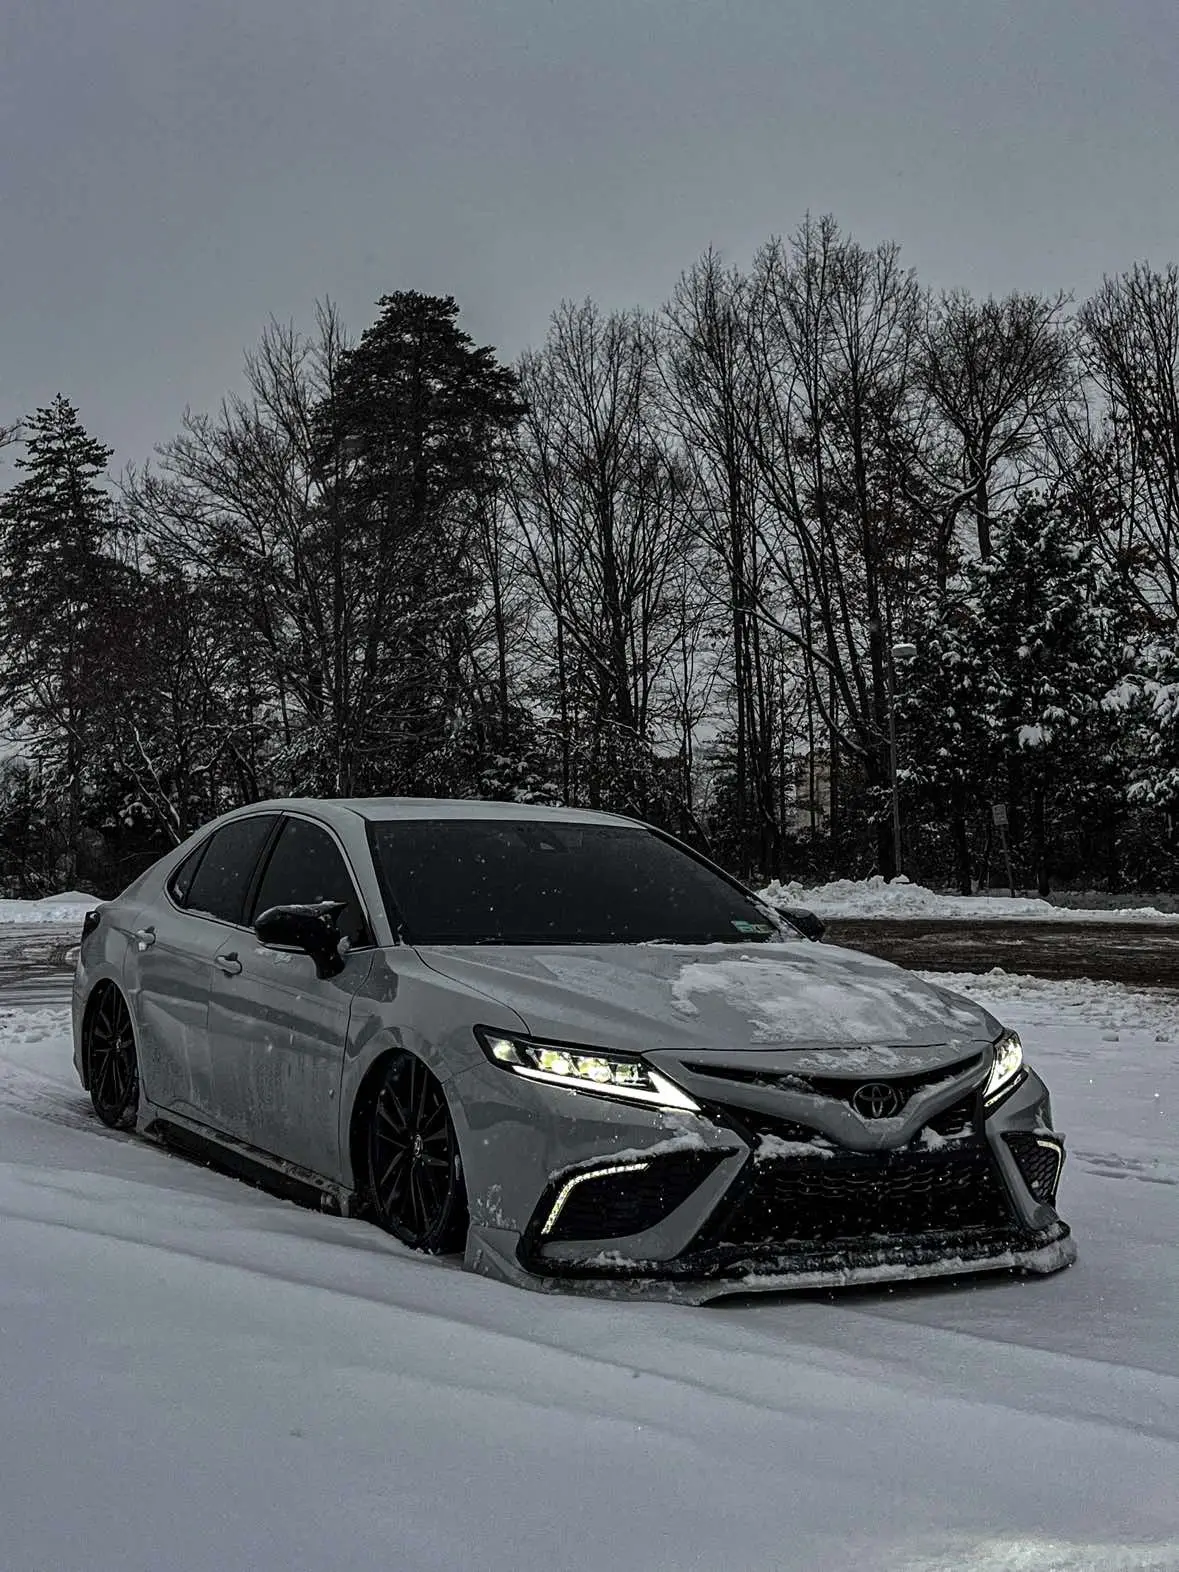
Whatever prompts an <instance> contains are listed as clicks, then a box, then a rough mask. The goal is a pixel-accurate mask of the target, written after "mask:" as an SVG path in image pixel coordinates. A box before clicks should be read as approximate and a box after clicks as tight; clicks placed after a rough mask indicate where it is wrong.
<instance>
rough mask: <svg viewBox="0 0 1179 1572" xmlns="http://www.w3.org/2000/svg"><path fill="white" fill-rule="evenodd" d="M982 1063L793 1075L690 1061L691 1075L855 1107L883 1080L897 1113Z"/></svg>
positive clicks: (976, 1056)
mask: <svg viewBox="0 0 1179 1572" xmlns="http://www.w3.org/2000/svg"><path fill="white" fill-rule="evenodd" d="M981 1063H982V1055H981V1054H973V1055H971V1056H970V1057H969V1058H967V1059H959V1060H957V1062H956V1063H954V1064H948V1065H943V1066H942V1067H941V1069H938V1070H928V1071H924V1072H922V1073H921V1074H919V1075H884V1074H882V1075H857V1076H855V1077H849V1076H835V1075H795V1074H792V1073H781V1074H779V1073H775V1072H773V1071H765V1070H741V1069H733V1068H731V1067H728V1066H725V1065H711V1064H695V1063H693V1064H689V1065H687V1068H688V1069H689V1070H691V1071H692V1073H693V1074H694V1075H706V1076H712V1077H713V1078H714V1079H716V1080H727V1081H738V1082H740V1083H741V1084H742V1085H745V1086H760V1087H765V1088H766V1089H767V1090H771V1091H787V1092H802V1093H803V1094H805V1095H807V1096H811V1097H827V1098H830V1099H832V1100H833V1101H835V1102H841V1103H847V1104H849V1105H851V1106H854V1101H853V1099H854V1098H855V1094H856V1092H857V1091H859V1089H860V1088H861V1087H862V1086H865V1085H867V1084H869V1083H872V1082H879V1083H883V1084H884V1085H886V1086H888V1087H890V1088H891V1089H892V1090H893V1091H894V1092H895V1093H896V1095H897V1106H896V1109H895V1112H896V1113H901V1112H903V1110H904V1108H905V1107H906V1105H907V1104H908V1103H909V1101H910V1099H911V1098H913V1097H915V1096H916V1095H917V1093H918V1092H923V1091H925V1090H927V1089H928V1088H929V1087H931V1086H940V1085H941V1084H942V1083H943V1082H944V1081H950V1080H953V1078H954V1077H955V1076H956V1075H962V1074H963V1073H964V1072H965V1071H967V1070H970V1069H974V1068H976V1067H977V1066H978V1065H980V1064H981Z"/></svg>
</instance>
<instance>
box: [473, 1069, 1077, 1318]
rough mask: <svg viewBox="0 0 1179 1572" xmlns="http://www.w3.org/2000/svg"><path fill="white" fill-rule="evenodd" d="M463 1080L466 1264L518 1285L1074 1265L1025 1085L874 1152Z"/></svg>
mask: <svg viewBox="0 0 1179 1572" xmlns="http://www.w3.org/2000/svg"><path fill="white" fill-rule="evenodd" d="M461 1079H462V1080H464V1081H466V1082H467V1084H466V1085H464V1086H463V1087H462V1088H461V1095H460V1098H459V1099H458V1102H459V1106H460V1107H461V1108H462V1109H463V1115H462V1116H461V1117H462V1120H463V1125H464V1126H465V1128H460V1131H459V1135H460V1147H461V1149H462V1150H463V1154H464V1164H465V1168H466V1179H467V1188H468V1195H469V1198H470V1201H471V1219H472V1226H471V1231H470V1237H469V1242H468V1249H467V1257H466V1264H467V1265H468V1267H470V1268H471V1269H472V1270H475V1271H479V1272H483V1273H485V1274H487V1275H491V1276H494V1277H498V1278H501V1279H505V1280H509V1281H512V1282H515V1283H519V1284H521V1285H523V1286H528V1287H532V1288H538V1289H542V1290H544V1289H550V1290H552V1289H558V1288H559V1289H564V1290H574V1291H580V1292H595V1293H607V1294H614V1295H639V1296H645V1297H650V1296H654V1297H660V1298H673V1299H682V1300H687V1301H691V1302H697V1303H698V1302H702V1301H704V1300H706V1299H712V1298H716V1297H718V1296H720V1295H724V1294H735V1293H749V1292H765V1291H773V1292H780V1291H782V1290H786V1289H802V1288H815V1287H836V1286H851V1285H856V1284H866V1283H879V1282H891V1281H897V1280H908V1279H917V1278H924V1277H935V1276H948V1275H956V1274H960V1273H974V1272H983V1271H1002V1270H1008V1271H1010V1270H1015V1271H1023V1272H1029V1273H1037V1274H1043V1273H1048V1272H1054V1271H1058V1270H1060V1269H1061V1268H1062V1267H1065V1266H1068V1265H1069V1264H1070V1263H1071V1262H1072V1261H1073V1260H1074V1259H1075V1255H1076V1250H1075V1246H1074V1244H1073V1242H1072V1240H1071V1238H1070V1236H1069V1229H1068V1227H1067V1225H1066V1224H1065V1223H1064V1221H1063V1220H1062V1219H1061V1218H1060V1216H1059V1214H1058V1213H1057V1211H1056V1209H1055V1194H1056V1182H1057V1180H1058V1178H1059V1173H1060V1168H1061V1166H1062V1164H1063V1159H1064V1143H1063V1139H1062V1138H1061V1137H1060V1136H1059V1135H1058V1134H1057V1133H1056V1132H1055V1131H1053V1130H1052V1128H1051V1109H1050V1105H1049V1101H1048V1094H1047V1091H1046V1089H1045V1087H1044V1085H1043V1083H1042V1082H1041V1081H1040V1080H1039V1079H1038V1077H1036V1076H1035V1075H1034V1074H1029V1075H1028V1076H1027V1077H1026V1079H1025V1080H1024V1082H1023V1083H1022V1084H1021V1085H1020V1086H1019V1087H1018V1088H1017V1089H1016V1091H1015V1092H1014V1093H1013V1094H1012V1095H1011V1096H1009V1097H1008V1098H1007V1100H1006V1101H1005V1102H1004V1103H1003V1104H1002V1105H1001V1106H1000V1107H999V1108H998V1109H996V1110H994V1111H993V1112H992V1113H991V1115H990V1117H988V1118H984V1111H983V1108H982V1104H981V1100H980V1099H979V1098H978V1096H977V1093H974V1094H971V1096H969V1097H967V1098H966V1099H962V1098H959V1099H958V1101H957V1102H956V1103H955V1105H954V1108H953V1109H950V1110H947V1109H945V1108H942V1109H940V1110H939V1111H938V1112H937V1114H936V1116H935V1117H933V1118H932V1119H931V1122H930V1124H929V1125H928V1127H922V1128H921V1129H920V1130H919V1131H917V1132H916V1133H915V1134H913V1133H910V1134H909V1136H908V1138H907V1139H904V1140H898V1143H897V1144H896V1145H894V1146H889V1147H875V1148H873V1149H869V1150H864V1149H862V1148H861V1149H859V1150H856V1149H852V1148H850V1147H843V1146H839V1145H837V1144H836V1143H833V1142H832V1141H830V1140H829V1139H827V1138H826V1137H824V1136H823V1135H821V1134H819V1135H817V1136H816V1137H815V1138H814V1139H813V1140H811V1139H803V1140H799V1139H797V1138H790V1137H797V1136H798V1134H799V1133H800V1132H799V1131H798V1129H797V1127H796V1126H794V1125H791V1124H788V1123H787V1122H786V1121H780V1129H781V1131H782V1132H783V1133H781V1134H775V1133H774V1132H775V1126H774V1122H773V1120H768V1121H767V1120H766V1119H765V1118H764V1117H758V1118H754V1117H753V1116H752V1113H751V1111H750V1109H749V1108H743V1109H742V1108H732V1107H730V1106H723V1105H710V1106H708V1107H706V1108H705V1110H704V1111H703V1112H702V1113H701V1114H698V1115H695V1114H684V1113H678V1112H677V1113H667V1112H661V1111H659V1110H655V1109H647V1108H642V1107H637V1106H634V1105H631V1104H627V1103H624V1102H618V1101H614V1100H610V1099H607V1098H602V1097H595V1096H592V1095H590V1094H582V1093H579V1092H570V1091H566V1090H563V1089H557V1090H553V1089H549V1088H546V1087H539V1086H536V1085H535V1084H530V1083H527V1082H522V1081H518V1080H516V1079H515V1078H509V1077H507V1076H506V1075H505V1074H504V1072H502V1071H499V1070H496V1069H492V1068H490V1067H489V1068H488V1070H487V1071H486V1072H484V1071H483V1070H482V1069H480V1070H479V1071H477V1072H472V1073H471V1077H469V1078H468V1077H463V1078H461ZM505 1081H508V1082H509V1086H508V1087H505V1086H504V1084H503V1083H504V1082H505ZM509 1090H510V1093H511V1096H512V1097H514V1099H515V1105H513V1106H512V1107H511V1108H509V1109H507V1110H505V1109H504V1108H503V1106H502V1100H503V1097H504V1095H505V1093H506V1092H508V1091H509ZM481 1092H485V1093H486V1094H487V1096H488V1097H489V1098H490V1097H491V1096H492V1095H493V1094H495V1095H496V1102H497V1103H498V1104H499V1106H497V1107H494V1108H493V1107H492V1106H491V1104H490V1103H489V1102H485V1101H483V1100H482V1098H481V1096H480V1093H481ZM947 1095H950V1094H949V1093H948V1094H947ZM521 1104H523V1105H524V1106H520V1105H521ZM955 1119H956V1120H957V1123H958V1125H960V1126H961V1128H960V1129H959V1128H957V1126H956V1125H955V1123H954V1120H955ZM947 1130H948V1131H949V1132H950V1134H949V1135H946V1134H943V1133H941V1132H944V1131H947ZM955 1132H956V1133H955ZM802 1133H803V1134H804V1135H806V1132H802Z"/></svg>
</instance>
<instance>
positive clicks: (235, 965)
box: [216, 950, 242, 977]
mask: <svg viewBox="0 0 1179 1572" xmlns="http://www.w3.org/2000/svg"><path fill="white" fill-rule="evenodd" d="M216 960H217V965H218V966H220V968H221V970H222V971H223V972H224V973H225V975H226V976H227V977H236V976H237V974H238V972H240V971H241V969H242V963H241V962H240V961H239V960H238V958H237V954H236V952H234V951H233V950H231V951H230V952H229V954H228V955H218V956H217V957H216Z"/></svg>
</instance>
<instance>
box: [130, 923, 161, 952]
mask: <svg viewBox="0 0 1179 1572" xmlns="http://www.w3.org/2000/svg"><path fill="white" fill-rule="evenodd" d="M155 942H156V930H155V929H154V928H136V930H135V944H136V947H137V948H138V949H139V950H140V951H142V950H150V949H151V947H152V945H153V944H154V943H155Z"/></svg>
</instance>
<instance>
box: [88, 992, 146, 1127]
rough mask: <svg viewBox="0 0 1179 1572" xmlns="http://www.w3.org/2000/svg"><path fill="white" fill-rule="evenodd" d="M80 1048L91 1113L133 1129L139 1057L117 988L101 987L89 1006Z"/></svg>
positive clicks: (106, 1121) (129, 1022) (129, 1016)
mask: <svg viewBox="0 0 1179 1572" xmlns="http://www.w3.org/2000/svg"><path fill="white" fill-rule="evenodd" d="M82 1049H83V1053H84V1055H85V1064H86V1084H87V1086H88V1087H89V1088H90V1101H91V1102H92V1103H93V1104H94V1112H95V1113H96V1114H97V1115H98V1117H99V1118H100V1119H101V1120H102V1122H103V1124H105V1125H109V1126H110V1128H111V1129H112V1130H133V1129H134V1128H135V1119H136V1115H137V1114H138V1112H139V1059H138V1055H137V1054H136V1052H135V1030H134V1028H133V1027H132V1025H131V1013H130V1011H129V1010H128V1009H127V1004H126V1001H125V1000H124V998H123V996H122V994H121V993H119V991H118V989H117V988H112V987H110V986H109V985H108V986H105V987H104V988H103V990H102V992H101V994H100V995H99V997H98V998H97V999H96V1000H95V1001H94V1002H93V1004H92V1005H91V1007H90V1009H89V1011H88V1012H87V1016H86V1025H85V1028H84V1034H83V1038H82Z"/></svg>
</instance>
